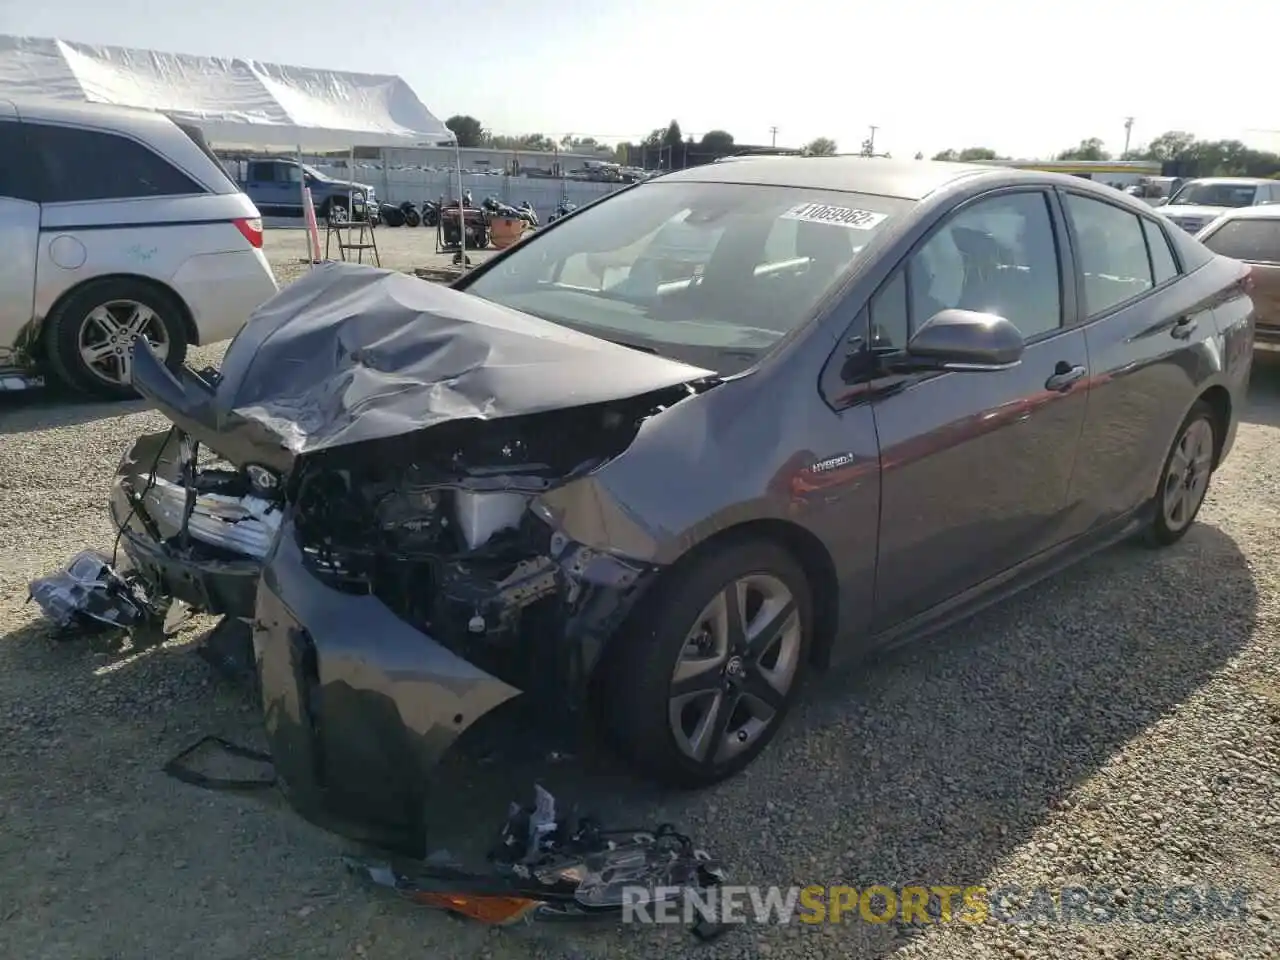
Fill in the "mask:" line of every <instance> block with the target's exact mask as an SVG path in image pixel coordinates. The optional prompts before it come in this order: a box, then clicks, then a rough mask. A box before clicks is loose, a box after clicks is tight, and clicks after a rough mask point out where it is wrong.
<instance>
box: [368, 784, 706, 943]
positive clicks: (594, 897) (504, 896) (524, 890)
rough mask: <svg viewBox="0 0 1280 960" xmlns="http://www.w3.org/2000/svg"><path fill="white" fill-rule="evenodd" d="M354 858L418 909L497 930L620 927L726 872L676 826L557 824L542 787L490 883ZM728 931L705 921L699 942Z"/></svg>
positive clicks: (493, 867) (697, 891) (513, 816)
mask: <svg viewBox="0 0 1280 960" xmlns="http://www.w3.org/2000/svg"><path fill="white" fill-rule="evenodd" d="M441 859H442V858H428V859H427V860H426V861H413V862H410V863H406V862H403V861H383V860H376V859H367V858H348V859H347V865H348V867H349V868H350V869H351V870H353V871H354V872H357V873H359V874H362V875H363V876H365V877H366V878H367V879H368V880H370V881H372V882H373V883H375V884H378V885H379V886H383V887H388V888H390V889H393V890H395V891H396V892H397V893H399V894H400V895H401V896H404V897H406V898H408V899H410V900H413V901H415V902H417V903H422V904H425V905H427V906H431V907H435V908H438V909H442V910H446V911H448V912H450V913H455V914H460V915H462V916H467V917H470V918H472V919H475V920H480V921H482V922H485V923H490V924H500V925H508V924H512V923H516V922H519V921H539V920H586V919H608V918H612V919H617V918H618V917H620V916H621V915H622V909H623V905H624V896H625V897H627V898H629V902H631V903H632V904H639V903H645V904H650V905H652V904H654V903H656V902H658V901H660V900H671V899H679V898H682V897H685V896H689V895H701V896H704V897H705V894H706V892H707V891H708V890H710V889H711V888H713V887H716V886H719V885H720V884H721V883H723V882H724V872H723V870H722V869H721V868H720V866H719V865H718V864H717V863H716V862H715V861H714V860H712V859H711V857H710V856H709V855H708V854H707V853H706V852H705V851H702V850H698V849H696V848H695V847H694V846H693V842H692V841H691V840H690V838H688V837H686V836H684V835H683V834H681V833H679V832H678V831H677V830H676V829H675V828H674V827H673V826H671V825H670V824H664V825H662V826H660V827H658V828H657V829H655V830H641V829H625V830H617V829H605V828H603V827H601V826H600V825H599V824H597V823H596V822H595V821H593V820H591V819H589V818H581V819H579V820H577V821H576V822H571V821H570V820H569V819H568V818H558V817H557V816H556V804H555V798H554V797H553V796H552V795H551V793H549V792H548V791H547V790H545V789H543V788H542V787H541V786H535V800H534V804H533V805H532V806H529V807H522V806H520V805H518V804H512V805H511V809H510V812H509V815H508V817H507V820H506V822H505V823H504V824H503V827H502V831H501V835H500V839H499V842H498V845H497V848H496V849H495V850H494V851H493V852H492V853H490V855H489V866H490V870H489V872H487V873H475V872H469V871H466V870H463V869H460V868H457V867H455V866H451V865H448V864H447V863H443V862H441ZM723 930H724V927H723V926H722V925H720V924H716V923H712V922H710V921H707V920H700V921H699V922H698V923H696V924H695V925H694V926H693V933H694V934H695V935H696V936H697V937H698V938H699V939H703V940H710V939H713V938H714V937H716V936H718V935H719V934H720V933H722V932H723Z"/></svg>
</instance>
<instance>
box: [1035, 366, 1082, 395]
mask: <svg viewBox="0 0 1280 960" xmlns="http://www.w3.org/2000/svg"><path fill="white" fill-rule="evenodd" d="M1088 372H1089V371H1088V370H1086V369H1085V368H1084V367H1073V366H1071V365H1070V364H1068V363H1067V362H1066V361H1065V360H1059V361H1058V365H1057V366H1056V367H1054V368H1053V376H1051V377H1050V378H1049V379H1048V380H1046V381H1045V382H1044V388H1045V389H1046V390H1057V391H1058V392H1060V393H1066V392H1067V391H1068V390H1070V389H1071V387H1072V386H1073V385H1075V383H1076V382H1077V381H1079V380H1083V379H1084V375H1085V374H1086V373H1088Z"/></svg>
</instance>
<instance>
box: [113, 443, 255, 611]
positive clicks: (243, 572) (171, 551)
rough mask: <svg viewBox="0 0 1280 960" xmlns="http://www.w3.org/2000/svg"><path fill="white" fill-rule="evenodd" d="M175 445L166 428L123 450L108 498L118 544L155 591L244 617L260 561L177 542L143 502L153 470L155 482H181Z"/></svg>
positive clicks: (162, 519) (205, 608)
mask: <svg viewBox="0 0 1280 960" xmlns="http://www.w3.org/2000/svg"><path fill="white" fill-rule="evenodd" d="M180 447H181V435H180V434H179V432H178V431H176V430H168V431H163V432H160V433H149V434H144V435H143V436H141V437H139V438H138V439H137V441H136V442H135V443H134V445H133V447H132V448H131V449H130V450H129V452H128V453H127V454H125V456H124V459H123V460H122V461H121V463H120V468H119V470H118V471H117V474H116V478H115V482H114V483H113V484H112V487H111V498H110V511H111V519H112V523H113V525H114V527H115V529H116V530H117V531H119V534H120V546H121V548H122V549H123V551H124V554H125V556H126V557H127V558H128V561H129V563H130V564H132V566H133V568H134V569H135V570H136V571H137V572H138V573H139V574H141V576H142V577H143V579H144V580H145V581H146V582H147V583H148V584H149V585H150V587H151V588H152V590H153V591H154V592H155V593H156V594H157V595H160V596H168V597H173V598H174V599H177V600H181V601H183V602H185V603H187V604H189V605H190V606H191V607H193V608H195V609H198V610H201V611H203V612H206V613H211V614H214V615H220V616H229V617H234V618H237V619H247V618H250V617H252V616H253V610H254V598H255V596H256V594H257V589H258V577H259V576H260V574H261V572H262V563H261V561H260V560H258V559H256V558H253V557H243V558H236V557H234V556H231V555H222V554H219V553H218V552H216V551H213V550H210V549H209V548H208V547H207V546H206V545H205V544H202V543H200V542H199V541H192V542H188V543H187V544H186V545H180V544H179V543H177V542H175V539H174V538H175V535H176V534H177V533H178V530H177V529H175V528H173V526H172V525H171V524H169V523H168V522H167V520H166V518H165V517H163V516H159V515H155V511H154V510H153V509H151V508H149V507H148V505H147V504H146V503H145V502H144V499H143V498H144V491H145V490H146V489H147V486H148V482H149V480H150V478H151V475H152V473H153V471H154V475H155V477H156V478H158V479H159V480H161V481H167V482H169V483H180V482H181V473H182V471H181V467H180Z"/></svg>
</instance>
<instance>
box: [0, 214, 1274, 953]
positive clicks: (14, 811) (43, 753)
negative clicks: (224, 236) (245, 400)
mask: <svg viewBox="0 0 1280 960" xmlns="http://www.w3.org/2000/svg"><path fill="white" fill-rule="evenodd" d="M279 235H280V239H279V240H277V233H276V232H273V233H272V234H271V250H272V259H273V260H274V261H276V262H277V263H278V264H280V272H281V275H282V278H285V277H288V276H289V275H290V274H289V271H290V270H291V269H301V268H297V267H296V265H295V267H293V268H290V267H286V266H285V265H284V264H285V261H287V260H288V258H289V257H290V256H295V257H296V256H297V255H300V253H301V250H302V245H301V237H300V235H298V234H293V235H287V234H286V232H285V231H279ZM384 237H385V238H386V239H383V238H384ZM431 238H432V235H431V233H430V232H429V231H423V230H419V231H416V235H415V231H410V230H403V229H402V230H399V231H395V230H388V231H384V232H383V233H381V234H380V235H379V242H380V244H381V246H382V252H383V261H384V264H386V265H387V266H395V267H401V268H409V267H412V266H416V265H419V264H420V262H421V261H422V260H424V259H426V258H428V257H429V256H430V255H431V249H432V247H431V243H432V239H431ZM294 239H296V241H297V253H291V251H290V249H289V248H288V246H287V244H286V243H285V242H284V241H286V240H294ZM220 349H221V348H218V347H215V348H210V349H206V350H202V351H200V357H199V358H198V359H199V360H216V358H217V356H218V354H219V352H220ZM1246 420H1247V422H1245V423H1244V424H1243V425H1242V426H1241V429H1240V435H1239V439H1238V441H1237V445H1236V449H1235V451H1234V453H1233V455H1232V457H1231V459H1230V460H1229V461H1228V462H1227V464H1226V465H1225V467H1224V468H1223V469H1222V470H1221V471H1220V473H1219V474H1218V475H1217V477H1216V478H1215V480H1214V482H1213V486H1212V488H1211V491H1210V499H1209V501H1208V502H1207V504H1206V506H1205V508H1204V512H1203V514H1202V519H1201V522H1200V523H1199V524H1198V525H1197V527H1196V528H1195V529H1194V530H1193V531H1192V532H1191V533H1190V535H1189V536H1188V537H1187V538H1186V539H1185V540H1184V541H1183V542H1182V543H1181V544H1180V545H1179V546H1177V547H1175V548H1173V549H1171V550H1167V551H1164V552H1158V553H1151V552H1148V551H1145V550H1142V549H1140V548H1137V547H1131V546H1122V547H1118V548H1116V549H1113V550H1111V551H1109V552H1107V553H1105V554H1103V555H1101V556H1099V557H1097V558H1095V559H1094V560H1092V561H1091V562H1089V563H1087V564H1084V565H1082V566H1080V567H1078V568H1076V569H1074V570H1072V571H1071V572H1069V573H1067V574H1066V575H1064V576H1061V577H1059V578H1057V579H1056V580H1054V581H1053V582H1051V583H1048V584H1045V585H1043V586H1041V587H1039V588H1036V589H1034V590H1032V591H1030V592H1029V593H1026V594H1024V595H1023V596H1021V597H1020V598H1017V599H1015V600H1014V601H1012V602H1009V603H1005V604H1003V605H1001V606H999V607H998V608H996V609H993V610H991V611H989V612H987V613H985V614H984V615H982V616H980V617H978V618H976V619H974V620H972V621H971V622H969V623H966V624H964V625H962V626H960V627H958V628H956V629H953V630H950V631H949V632H947V633H946V634H945V635H943V636H941V637H940V638H938V639H937V640H935V641H932V642H930V643H927V644H923V645H917V646H915V647H913V648H910V649H907V650H905V651H902V652H899V653H894V654H892V655H889V656H886V657H883V658H881V659H880V660H879V661H878V662H875V663H872V664H867V665H865V666H864V667H861V668H858V669H856V670H852V671H849V672H847V673H845V674H843V675H840V676H832V677H825V678H821V679H819V680H817V681H816V682H814V683H813V684H812V685H811V687H810V689H809V690H808V692H807V696H806V697H805V702H804V705H803V708H802V709H800V710H799V711H797V713H796V714H795V715H793V717H792V719H791V720H790V722H789V723H788V726H787V728H786V730H785V731H783V734H782V735H781V736H780V737H779V738H778V740H777V741H776V742H775V744H774V745H773V747H772V748H771V749H770V750H769V751H767V753H766V754H765V755H764V756H763V757H762V758H761V759H760V760H759V761H758V762H757V763H756V764H755V765H754V766H753V767H752V768H751V769H750V770H749V771H747V772H746V773H745V774H744V775H742V776H740V777H738V778H736V779H735V780H733V781H732V782H729V783H726V784H724V785H722V786H720V787H718V788H716V789H714V790H711V791H708V792H705V793H702V794H699V795H692V796H690V795H664V794H657V793H654V792H652V791H649V790H646V789H642V788H640V787H638V786H636V785H635V784H633V783H631V782H630V781H629V780H628V779H627V778H626V776H625V775H624V774H622V773H620V772H618V771H616V770H615V769H613V768H612V767H610V766H609V765H608V764H607V763H606V764H604V765H600V764H582V763H578V762H568V763H563V764H559V765H555V766H550V767H548V766H546V765H545V764H543V763H542V762H541V760H540V757H538V756H535V755H534V753H535V751H533V750H532V748H528V749H524V748H523V745H522V744H515V745H513V746H512V748H511V749H512V751H513V753H515V754H519V755H520V756H517V757H513V758H512V761H511V762H510V763H501V762H500V763H493V764H488V765H479V764H475V763H471V762H468V761H466V760H460V761H459V762H458V763H456V764H454V765H451V767H450V769H449V770H447V771H446V772H445V773H444V774H442V781H441V787H440V805H439V809H438V810H437V811H435V813H434V818H435V819H436V820H437V821H438V822H439V823H440V824H442V825H448V829H447V830H446V831H444V832H441V833H440V834H438V837H439V841H440V843H441V844H442V845H446V846H449V847H451V848H454V849H463V850H473V849H477V848H480V847H482V846H483V844H484V843H485V842H486V841H487V840H489V839H490V837H491V833H492V830H493V829H494V828H495V827H496V825H497V824H498V823H499V822H500V820H501V818H502V816H503V814H504V812H505V808H506V804H507V802H508V801H509V800H511V799H524V798H525V797H527V796H528V793H529V790H530V782H531V779H532V777H533V776H535V775H537V774H545V775H546V777H547V783H548V785H549V786H550V787H551V788H552V790H553V791H554V792H556V793H557V794H559V795H561V796H569V795H570V794H574V795H577V796H579V797H582V798H584V803H585V805H586V806H587V807H588V808H590V809H592V810H594V811H596V812H598V813H600V814H602V815H603V816H605V817H606V818H608V819H610V820H613V821H615V822H621V821H626V822H627V823H636V822H641V823H644V822H655V821H657V820H661V819H672V820H675V821H677V822H678V823H680V824H682V825H683V826H685V827H686V828H687V829H688V830H689V832H691V833H692V834H693V835H694V836H695V837H696V838H697V839H698V840H699V841H700V842H701V843H702V844H704V845H705V846H707V847H708V848H709V849H710V850H711V851H713V852H714V853H716V854H718V855H720V856H721V857H722V858H723V859H724V860H725V861H726V864H727V866H728V868H729V869H730V871H731V872H732V875H733V877H734V879H735V881H737V882H748V883H761V884H793V883H795V884H809V883H820V884H821V883H838V882H848V883H853V884H857V885H866V884H870V883H886V884H895V883H902V884H905V883H911V882H917V881H918V882H924V883H926V884H945V885H955V886H966V885H974V884H982V885H987V886H991V887H998V886H1005V885H1010V884H1016V885H1020V886H1022V887H1023V888H1032V887H1036V886H1042V885H1059V886H1060V885H1064V884H1070V885H1086V886H1106V887H1121V888H1123V889H1124V891H1125V892H1124V893H1122V894H1120V897H1121V899H1124V898H1126V897H1128V896H1130V895H1132V893H1133V891H1135V890H1136V889H1137V888H1138V887H1141V886H1143V885H1160V886H1163V887H1172V886H1178V885H1194V886H1197V887H1204V886H1207V885H1218V886H1225V887H1229V888H1234V887H1238V886H1244V887H1247V888H1249V889H1250V890H1251V891H1252V892H1251V893H1250V895H1249V898H1248V901H1247V903H1248V911H1247V913H1248V915H1247V916H1246V917H1242V918H1240V919H1238V920H1235V921H1232V922H1229V923H1191V924H1187V925H1174V924H1166V923H1136V922H1130V923H1101V922H1099V923H1081V922H1074V923H1071V924H1061V923H1050V922H1040V923H1037V924H1031V925H1025V926H1014V925H1010V924H1006V923H998V922H994V921H992V922H988V923H985V924H982V925H979V926H967V925H964V924H960V923H952V924H944V925H934V926H931V927H928V928H925V929H922V930H915V931H912V930H908V929H905V928H899V927H897V926H895V925H893V924H879V925H877V924H868V923H862V922H856V921H855V922H852V923H849V924H847V925H845V926H843V927H839V928H833V927H805V926H799V925H791V926H789V927H768V928H765V927H758V926H753V927H748V928H744V929H739V930H735V931H734V932H732V933H730V934H729V935H728V936H727V937H726V938H725V939H724V940H723V941H721V942H720V943H719V944H717V945H716V946H715V947H712V948H705V947H699V946H698V945H697V944H696V943H695V942H694V941H693V940H692V939H691V938H690V937H689V936H688V935H687V934H686V933H685V932H684V931H683V930H680V929H671V928H645V929H640V928H634V927H632V928H626V929H622V928H620V927H616V926H612V925H610V926H605V927H603V928H599V929H590V930H572V931H570V930H565V929H563V928H552V929H549V930H548V929H542V930H536V929H528V928H520V929H514V930H509V931H503V932H490V931H488V930H485V929H483V928H480V927H477V926H474V925H469V924H466V923H463V922H460V921H455V920H451V919H448V918H446V917H443V916H441V915H438V914H433V913H430V912H427V911H425V910H423V909H421V908H415V907H413V906H411V905H409V904H407V903H404V902H401V901H398V900H395V899H394V898H392V897H390V896H387V895H386V894H385V893H384V892H383V891H376V890H370V889H368V888H366V887H365V886H363V885H362V884H360V883H358V882H356V881H355V880H354V879H353V878H351V877H349V876H348V875H346V874H345V873H344V871H343V869H342V867H341V864H340V861H339V857H340V855H341V853H342V852H343V851H344V850H345V849H347V848H346V847H345V845H344V844H343V843H342V842H341V841H339V840H336V839H335V838H332V837H330V836H328V835H326V834H324V833H322V832H321V831H319V830H316V829H313V828H312V827H310V826H308V825H306V824H304V823H302V822H301V821H300V820H298V819H297V818H296V817H295V816H293V815H292V814H291V813H290V812H288V811H287V810H286V809H282V808H280V807H279V806H272V805H269V804H264V803H261V802H258V801H253V800H248V799H242V798H235V797H231V796H226V795H218V794H210V793H206V792H203V791H200V790H197V789H194V788H192V787H188V786H185V785H183V784H180V783H177V782H174V781H172V780H170V779H168V778H166V777H165V776H164V775H163V774H162V773H161V770H160V767H161V765H162V764H163V763H164V761H165V760H167V759H168V758H169V757H171V756H172V755H173V754H174V753H176V752H177V751H178V750H180V749H181V748H183V747H184V746H186V745H187V744H188V743H190V742H191V741H193V740H194V739H196V738H198V737H200V736H202V735H204V734H208V733H218V734H222V735H225V736H227V737H229V738H231V739H233V740H236V741H239V742H242V743H249V744H253V743H258V742H260V739H259V733H258V731H259V717H258V713H257V707H256V704H255V703H254V702H253V700H252V697H251V696H250V695H249V693H248V692H247V691H245V690H242V689H240V688H238V687H236V686H234V685H231V684H228V683H226V682H223V681H220V680H215V679H214V678H213V677H212V676H211V674H210V671H209V670H208V668H207V667H206V666H205V665H204V664H203V662H201V661H200V660H198V659H197V658H196V657H195V656H193V655H192V653H191V647H192V641H194V639H195V637H196V636H197V635H198V634H199V632H200V630H202V629H205V628H207V626H208V624H207V623H204V624H199V625H197V628H196V629H193V630H191V631H189V632H187V633H186V634H184V635H183V636H181V637H179V638H178V639H177V640H176V641H174V642H172V643H170V644H168V645H166V646H164V647H162V648H159V649H155V650H152V651H149V652H145V653H141V654H136V655H132V656H130V655H127V654H125V655H122V654H120V653H116V652H112V651H109V650H105V649H96V648H94V647H93V646H92V645H91V644H90V643H88V642H87V641H84V640H73V641H70V642H63V643H57V642H55V641H54V640H53V639H52V638H51V636H50V634H49V633H48V631H47V630H46V629H45V628H44V627H43V625H41V624H40V623H38V622H37V620H36V612H35V610H34V609H33V607H32V606H31V605H28V604H26V603H25V600H26V584H27V581H28V580H29V579H30V578H32V577H34V576H36V575H39V574H41V573H44V572H47V571H49V570H51V569H52V568H54V567H57V566H59V565H60V564H62V563H63V562H64V561H65V560H66V559H67V558H68V557H69V556H70V555H71V554H72V553H74V552H75V551H76V550H79V549H81V548H83V547H85V546H97V547H103V548H109V547H110V544H111V540H112V530H111V528H110V525H109V523H108V521H107V518H106V515H105V509H104V504H105V497H106V489H107V478H108V476H109V474H110V472H111V471H112V470H113V469H114V467H115V464H116V462H117V460H118V459H119V457H120V455H121V453H122V451H123V450H124V449H125V448H126V446H127V444H128V443H129V441H130V439H131V438H132V437H134V436H135V435H136V434H138V433H140V432H142V431H144V430H148V429H155V428H157V427H159V426H160V425H161V421H160V419H159V418H158V417H157V416H156V415H154V414H152V413H149V412H147V411H145V410H143V409H141V408H140V407H139V406H138V405H128V404H126V405H123V406H115V407H109V406H104V405H98V404H78V403H71V402H68V401H66V400H59V399H57V398H51V397H38V396H28V397H23V398H21V399H16V398H13V397H0V544H3V545H4V547H5V550H4V551H3V554H0V819H2V822H3V827H2V828H0V956H4V957H13V958H22V960H33V958H42V957H48V958H58V960H79V958H84V960H89V958H92V960H106V958H121V960H134V958H152V957H156V958H160V957H164V958H169V957H200V958H202V960H223V958H226V960H231V958H246V960H247V958H254V960H260V958H264V957H273V958H280V960H287V958H297V960H323V958H339V957H341V958H388V960H392V958H394V960H404V958H406V957H415V956H422V957H433V958H435V957H440V958H445V957H458V958H462V957H468V958H469V957H486V958H494V960H500V958H508V957H510V958H515V957H531V956H532V957H547V958H554V957H565V958H588V957H600V958H603V957H637V958H638V957H653V956H659V955H663V956H671V957H677V956H686V955H687V956H695V955H701V956H716V957H757V956H774V957H779V956H786V957H806V958H811V957H833V958H835V957H840V958H864V957H873V956H883V955H886V954H890V953H892V954H894V955H896V956H899V957H903V958H907V957H927V958H942V957H955V958H962V957H963V958H970V957H1006V956H1012V957H1018V958H1027V957H1100V956H1109V957H1153V958H1154V957H1184V956H1185V957H1191V956H1195V957H1270V956H1275V955H1276V953H1277V951H1280V935H1278V933H1277V929H1276V925H1275V920H1276V919H1277V918H1278V917H1280V913H1277V911H1280V832H1278V830H1277V827H1278V826H1280V791H1278V790H1277V785H1278V780H1280V666H1278V657H1277V654H1278V653H1280V630H1278V629H1277V627H1278V624H1277V619H1278V615H1280V539H1278V538H1277V531H1278V530H1280V498H1278V496H1277V490H1278V489H1280V370H1278V369H1275V368H1268V369H1262V370H1259V371H1258V372H1257V373H1256V374H1255V384H1254V389H1253V405H1252V408H1251V410H1250V411H1249V413H1248V414H1247V417H1246Z"/></svg>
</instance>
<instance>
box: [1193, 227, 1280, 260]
mask: <svg viewBox="0 0 1280 960" xmlns="http://www.w3.org/2000/svg"><path fill="white" fill-rule="evenodd" d="M1201 243H1203V244H1204V245H1205V246H1206V247H1208V248H1209V249H1210V250H1212V251H1213V252H1214V253H1217V254H1220V255H1222V256H1224V257H1231V258H1232V259H1233V260H1250V261H1252V262H1254V263H1280V217H1267V218H1266V219H1263V218H1261V217H1259V218H1257V219H1254V218H1252V217H1250V218H1247V219H1240V220H1228V221H1227V222H1226V223H1224V224H1223V225H1222V226H1220V227H1219V228H1218V229H1217V230H1215V231H1213V233H1211V234H1209V235H1208V236H1207V237H1205V238H1204V239H1203V240H1202V241H1201Z"/></svg>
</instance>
